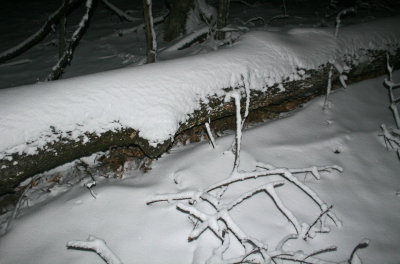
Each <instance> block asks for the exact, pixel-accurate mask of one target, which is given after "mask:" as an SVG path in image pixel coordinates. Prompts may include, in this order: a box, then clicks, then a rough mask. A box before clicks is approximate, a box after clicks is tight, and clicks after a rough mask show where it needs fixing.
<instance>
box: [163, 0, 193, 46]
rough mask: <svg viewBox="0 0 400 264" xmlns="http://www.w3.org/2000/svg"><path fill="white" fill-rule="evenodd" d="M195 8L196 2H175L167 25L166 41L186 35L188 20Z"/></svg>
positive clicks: (175, 0)
mask: <svg viewBox="0 0 400 264" xmlns="http://www.w3.org/2000/svg"><path fill="white" fill-rule="evenodd" d="M193 8H194V0H173V1H172V4H171V10H170V14H169V17H168V18H167V20H166V23H165V29H164V40H165V41H171V40H174V39H176V38H177V37H179V36H180V35H181V34H184V33H186V20H187V17H188V14H189V11H190V10H191V9H193Z"/></svg>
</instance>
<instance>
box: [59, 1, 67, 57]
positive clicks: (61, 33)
mask: <svg viewBox="0 0 400 264" xmlns="http://www.w3.org/2000/svg"><path fill="white" fill-rule="evenodd" d="M66 1H67V0H63V5H65V2H66ZM66 23H67V18H66V16H65V13H64V14H62V15H61V17H60V22H59V23H58V58H59V59H61V57H62V55H63V54H64V52H65V48H66V47H67V41H66V39H65V33H66V32H65V24H66Z"/></svg>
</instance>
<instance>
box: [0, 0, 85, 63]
mask: <svg viewBox="0 0 400 264" xmlns="http://www.w3.org/2000/svg"><path fill="white" fill-rule="evenodd" d="M80 1H81V0H69V1H65V2H63V4H62V5H61V6H60V7H59V8H58V9H57V10H56V11H55V12H54V13H52V14H51V15H50V16H49V17H48V18H47V21H46V22H45V23H44V24H43V26H42V27H41V28H40V29H39V30H38V31H36V32H35V33H34V34H33V35H31V36H30V37H28V38H27V39H26V40H24V41H23V42H21V43H20V44H18V45H17V46H15V47H13V48H11V49H8V50H6V51H4V52H2V53H1V54H0V63H3V62H5V61H7V60H10V59H12V58H15V57H17V56H18V55H21V54H22V53H24V52H25V51H27V50H29V49H30V48H32V47H33V46H34V45H35V44H37V43H39V42H40V41H41V40H42V39H43V38H44V37H46V36H47V34H48V33H49V32H50V31H51V29H52V26H53V25H54V24H57V23H58V21H59V19H60V18H61V16H63V15H64V14H65V13H67V12H68V10H69V9H70V8H71V7H72V6H74V5H75V4H76V3H78V2H80Z"/></svg>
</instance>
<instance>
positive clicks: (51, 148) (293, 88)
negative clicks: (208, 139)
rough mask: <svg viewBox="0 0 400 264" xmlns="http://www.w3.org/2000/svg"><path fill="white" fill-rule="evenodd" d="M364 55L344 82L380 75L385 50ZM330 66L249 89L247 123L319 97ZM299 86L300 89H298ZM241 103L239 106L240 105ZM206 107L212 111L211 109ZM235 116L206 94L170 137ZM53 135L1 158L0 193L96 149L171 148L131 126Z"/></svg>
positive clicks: (399, 56)
mask: <svg viewBox="0 0 400 264" xmlns="http://www.w3.org/2000/svg"><path fill="white" fill-rule="evenodd" d="M368 57H369V58H370V60H368V61H367V62H364V63H361V64H359V65H356V66H353V67H352V70H351V71H350V73H349V74H348V81H347V82H348V83H349V84H350V83H352V82H357V81H360V80H363V79H367V78H373V77H376V76H379V75H382V74H384V73H385V70H386V51H384V50H382V51H370V54H369V55H368ZM390 62H391V64H392V65H393V66H394V68H395V69H398V68H400V49H398V50H397V52H396V54H395V55H394V56H392V57H391V58H390ZM329 67H330V65H329V63H327V64H325V65H321V67H319V68H318V70H308V71H306V73H305V76H308V77H307V78H305V79H304V80H297V81H285V82H283V85H284V87H285V91H284V92H280V90H279V88H278V85H279V84H278V83H277V84H275V86H273V87H272V88H270V89H268V90H267V91H266V92H260V91H251V104H250V114H249V117H248V121H249V122H260V121H262V120H265V119H267V118H269V117H271V116H272V117H273V116H276V113H279V112H284V111H289V110H291V109H293V108H295V107H296V106H298V105H299V104H301V103H304V102H305V101H307V100H309V99H311V98H314V97H315V96H317V95H321V94H322V95H324V94H325V89H326V81H327V78H328V71H329ZM332 86H333V88H337V87H340V86H341V85H340V81H339V74H338V73H337V72H334V73H333V76H332ZM299 87H303V88H301V89H299ZM382 89H383V87H382ZM243 100H244V98H243ZM244 105H245V104H244V102H243V103H242V106H244ZM210 109H212V110H211V111H210ZM234 116H235V106H234V104H233V103H232V102H224V96H221V97H215V96H211V97H210V98H209V100H208V103H204V104H202V107H201V109H200V110H196V111H195V112H194V113H192V114H191V115H190V116H189V119H188V120H187V121H186V122H185V123H182V124H180V127H179V129H178V131H177V133H176V134H175V141H178V140H182V139H184V138H185V137H186V135H188V137H189V139H191V137H192V136H193V135H194V134H195V133H198V132H199V131H200V133H201V131H202V129H203V124H204V123H205V122H207V121H208V120H209V118H210V119H211V125H212V127H213V129H218V130H224V129H232V128H234V127H235V120H234ZM377 129H378V128H377ZM54 134H55V135H57V137H58V138H59V140H58V141H57V142H55V143H52V144H47V145H45V146H44V147H43V148H41V149H40V150H39V151H38V153H37V154H34V155H26V154H18V153H14V154H13V155H12V160H10V159H7V158H4V159H2V160H0V174H1V177H0V195H2V194H5V193H11V192H13V191H14V188H15V187H16V186H18V184H19V183H20V182H22V181H23V180H25V179H27V178H29V177H31V176H33V175H35V174H37V173H40V172H43V171H46V170H50V169H52V168H54V167H56V166H59V165H62V164H64V163H67V162H70V161H72V160H74V159H77V158H79V157H82V156H87V155H90V154H92V153H94V152H97V151H104V150H107V149H109V148H111V147H114V146H137V147H139V148H140V149H141V150H142V151H143V153H144V154H145V155H147V156H148V157H151V158H156V157H159V156H160V155H161V154H163V153H164V152H166V151H167V150H168V148H170V147H171V146H172V144H173V142H172V141H171V140H167V141H165V142H163V143H162V144H159V145H157V146H152V145H150V144H149V142H148V141H147V140H145V139H143V138H141V137H140V136H139V133H137V131H135V130H134V129H132V128H124V129H121V130H119V131H107V132H105V133H102V134H100V135H97V134H94V133H92V134H91V133H86V134H85V136H87V137H88V138H89V140H87V141H85V140H84V137H83V136H82V137H81V140H80V141H72V140H69V139H67V138H63V137H62V136H61V135H60V134H57V132H56V131H54ZM195 136H196V135H194V136H193V137H195ZM194 141H195V140H194Z"/></svg>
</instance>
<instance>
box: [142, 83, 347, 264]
mask: <svg viewBox="0 0 400 264" xmlns="http://www.w3.org/2000/svg"><path fill="white" fill-rule="evenodd" d="M244 87H246V90H247V88H248V85H247V84H244ZM246 94H247V95H248V96H247V97H248V98H249V93H248V92H246ZM230 98H233V99H234V101H235V106H236V135H235V143H236V144H235V145H236V148H235V150H236V151H235V161H234V165H233V170H232V172H231V174H230V176H229V177H228V178H226V179H225V180H222V181H220V182H218V183H215V184H213V185H211V186H209V187H207V188H205V189H204V190H200V191H186V192H182V193H173V194H171V193H170V194H160V195H155V196H154V197H152V198H151V199H150V200H149V201H148V202H147V204H148V205H150V204H153V203H158V202H163V201H166V202H172V201H180V202H179V203H178V204H177V205H176V208H177V209H178V210H179V211H181V212H183V213H185V214H188V215H189V216H191V217H193V218H194V219H197V220H198V221H199V222H200V223H199V224H196V225H195V227H194V228H193V230H192V231H191V233H190V234H189V237H188V240H189V241H192V240H195V239H197V238H199V237H200V236H201V235H202V234H203V233H204V232H205V231H206V230H207V229H209V230H211V231H212V232H213V233H214V234H215V236H216V237H218V238H219V239H220V240H221V246H220V247H218V248H217V249H215V250H214V251H213V254H212V256H211V257H210V258H209V259H208V261H207V263H239V262H240V263H242V262H246V263H247V262H251V263H261V262H263V263H264V262H265V263H270V261H271V260H272V261H275V260H278V259H280V260H290V261H295V262H301V263H331V262H325V261H322V260H320V259H317V258H314V257H313V256H314V255H317V254H320V253H324V252H327V251H332V250H336V247H329V248H327V249H323V250H319V251H317V252H314V253H312V254H309V255H306V254H304V253H302V252H291V251H286V250H284V249H283V245H284V243H285V242H286V241H287V240H289V239H298V238H299V237H300V235H302V234H305V235H303V237H304V238H312V237H313V236H312V235H310V233H311V232H314V231H315V229H316V228H315V227H314V226H315V224H316V223H317V222H321V228H320V229H319V230H318V231H329V228H327V227H326V226H325V220H326V219H324V216H325V215H327V216H329V218H330V219H331V220H332V221H333V222H334V223H335V224H336V226H338V227H340V226H341V222H340V220H339V219H338V218H337V217H336V215H335V214H334V213H333V212H331V210H330V209H331V208H332V207H331V206H327V205H326V203H325V202H323V201H322V200H321V199H320V198H319V197H318V195H317V194H316V193H315V192H314V191H312V190H311V189H310V188H309V187H307V186H305V185H304V184H302V183H301V182H300V181H299V180H298V179H297V178H295V177H294V176H293V174H298V173H311V174H312V175H314V177H315V178H316V179H320V178H321V176H320V172H321V171H332V170H338V171H342V168H340V167H339V166H325V167H316V166H312V167H310V168H305V169H287V168H275V167H274V166H271V165H266V164H262V163H258V164H257V166H256V167H257V169H256V170H254V171H250V172H248V171H244V172H243V171H239V163H240V146H241V138H242V128H243V124H244V119H245V118H246V116H247V114H248V107H249V104H250V102H249V100H246V110H245V113H244V118H243V120H242V117H241V114H240V95H239V93H237V92H236V91H234V92H231V93H229V94H228V95H227V97H226V99H225V100H228V99H230ZM265 176H274V177H273V180H271V181H270V182H268V183H263V184H262V185H260V186H258V187H256V188H253V189H251V190H250V191H246V192H244V193H242V194H240V195H239V196H238V197H236V198H235V199H233V200H230V201H227V202H225V201H224V199H223V195H224V194H225V192H226V190H227V189H228V187H229V186H230V185H232V184H234V183H238V182H243V181H246V180H249V179H257V178H259V177H265ZM276 176H280V177H282V178H283V179H282V180H276ZM287 181H288V182H291V183H293V184H294V185H295V186H296V187H298V188H299V189H300V190H302V191H303V192H304V193H305V194H307V195H308V196H309V197H310V198H311V199H312V200H313V201H314V202H315V203H316V204H317V205H318V206H319V207H320V210H321V213H320V215H319V216H318V218H317V220H315V222H314V223H313V224H312V225H311V226H308V225H306V224H300V222H299V220H298V219H297V218H296V216H295V215H294V213H293V212H292V211H291V210H289V209H288V208H287V207H286V206H285V205H284V203H283V201H282V200H281V199H280V198H279V196H278V194H277V193H276V192H275V188H276V187H278V186H282V185H283V184H285V182H287ZM259 193H266V194H267V195H268V197H270V199H271V200H272V201H273V203H274V204H275V206H276V207H277V209H278V210H279V211H280V212H281V213H282V214H283V216H285V217H286V218H287V219H288V220H289V222H290V223H291V224H292V225H293V227H294V229H295V232H296V234H292V235H290V236H287V237H285V238H284V239H283V240H282V241H281V243H279V244H278V247H277V249H276V250H274V251H268V246H267V245H266V244H265V243H264V242H262V241H260V240H258V239H257V238H254V237H252V236H250V235H248V234H247V233H246V232H245V231H243V230H242V229H241V228H240V227H239V225H238V224H237V223H236V222H235V221H234V220H233V218H232V216H231V214H230V211H232V210H233V209H235V208H236V207H237V206H239V205H240V204H241V203H242V202H243V201H245V200H248V199H251V198H252V197H254V196H255V195H256V194H259ZM185 200H187V201H188V203H187V204H186V203H183V201H185ZM200 203H207V204H209V205H211V207H212V208H213V210H214V213H209V212H206V211H203V209H200V208H199V207H197V205H198V204H200ZM202 208H203V207H202ZM306 228H307V230H306ZM229 235H231V236H232V237H234V238H236V239H237V240H238V242H239V243H240V244H241V245H242V247H243V250H244V254H242V255H241V256H239V257H236V258H233V259H225V258H224V256H223V254H224V253H225V252H226V251H227V250H228V249H229V247H230V237H229Z"/></svg>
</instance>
